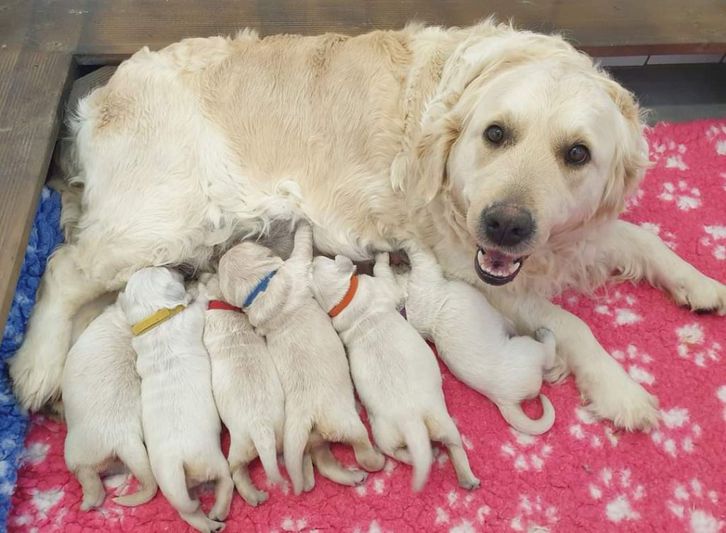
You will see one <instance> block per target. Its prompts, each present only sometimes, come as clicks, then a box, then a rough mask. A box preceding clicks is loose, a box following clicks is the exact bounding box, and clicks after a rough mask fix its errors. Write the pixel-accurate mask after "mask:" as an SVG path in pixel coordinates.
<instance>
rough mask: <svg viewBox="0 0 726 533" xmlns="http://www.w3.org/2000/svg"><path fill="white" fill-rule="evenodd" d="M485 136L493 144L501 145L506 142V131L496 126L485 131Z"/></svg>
mask: <svg viewBox="0 0 726 533" xmlns="http://www.w3.org/2000/svg"><path fill="white" fill-rule="evenodd" d="M484 136H485V137H486V138H487V140H488V141H489V142H490V143H492V144H500V143H501V142H502V141H503V140H504V130H503V129H502V127H501V126H497V125H496V124H495V125H493V126H489V127H488V128H487V129H486V130H484Z"/></svg>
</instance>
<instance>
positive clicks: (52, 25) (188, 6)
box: [0, 0, 726, 64]
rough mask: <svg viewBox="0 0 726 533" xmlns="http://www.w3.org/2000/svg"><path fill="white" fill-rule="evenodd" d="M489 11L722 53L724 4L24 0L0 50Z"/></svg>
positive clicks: (3, 32)
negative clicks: (19, 46) (13, 47)
mask: <svg viewBox="0 0 726 533" xmlns="http://www.w3.org/2000/svg"><path fill="white" fill-rule="evenodd" d="M489 15H496V16H497V17H498V18H500V19H501V20H508V19H510V18H511V19H513V21H514V23H515V24H516V25H517V26H520V27H522V28H526V29H532V30H536V31H546V32H550V31H560V32H562V33H563V34H564V35H565V36H567V37H568V38H569V39H570V40H572V41H573V42H574V43H575V44H576V45H577V46H578V47H580V48H582V49H583V50H585V51H588V52H590V53H593V54H595V55H648V54H676V53H721V54H723V53H726V7H724V0H689V1H688V2H686V3H684V2H682V1H681V0H638V1H635V0H608V1H606V2H590V1H585V0H527V1H513V0H447V1H443V0H400V1H395V2H392V1H390V0H358V1H352V0H350V1H341V0H306V1H305V2H301V1H300V0H265V1H256V2H252V1H243V2H234V1H230V0H205V1H197V0H165V1H160V0H64V1H62V2H48V1H46V0H28V1H25V2H17V1H15V2H7V5H6V6H5V7H3V6H2V0H0V36H2V37H0V46H2V45H3V44H4V45H6V46H8V47H12V46H17V45H21V44H22V45H24V46H30V47H33V48H35V49H38V50H43V51H65V52H71V53H73V54H76V55H80V56H87V57H89V58H93V59H92V62H94V63H97V64H100V63H109V62H118V61H120V60H121V59H123V58H125V57H128V56H129V55H130V54H132V53H133V52H135V51H136V50H138V49H139V48H141V47H142V46H147V45H148V46H150V47H151V48H152V49H158V48H162V47H164V46H166V45H168V44H170V43H172V42H175V41H178V40H180V39H183V38H185V37H206V36H209V35H217V34H233V33H234V32H236V31H237V30H238V29H240V28H243V27H245V26H250V27H253V28H256V29H257V30H259V31H260V33H261V34H263V35H266V34H271V33H302V34H316V33H321V32H326V31H335V32H343V33H351V34H356V33H362V32H365V31H368V30H371V29H376V28H400V27H401V26H403V25H404V24H405V23H407V22H409V21H411V20H420V21H423V22H427V23H432V24H441V25H468V24H472V23H473V22H476V21H477V20H480V19H482V18H485V17H487V16H489ZM79 27H80V31H76V28H79ZM69 28H71V30H70V31H69Z"/></svg>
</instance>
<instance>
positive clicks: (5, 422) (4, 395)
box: [0, 187, 63, 531]
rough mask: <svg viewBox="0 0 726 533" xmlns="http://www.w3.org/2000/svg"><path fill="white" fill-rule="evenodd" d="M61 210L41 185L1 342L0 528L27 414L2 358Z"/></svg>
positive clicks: (11, 348)
mask: <svg viewBox="0 0 726 533" xmlns="http://www.w3.org/2000/svg"><path fill="white" fill-rule="evenodd" d="M60 212H61V201H60V194H58V193H57V192H55V191H51V190H50V189H48V188H47V187H46V188H44V189H43V192H42V195H41V199H40V203H39V205H38V210H37V212H36V213H35V220H34V222H33V229H32V230H31V233H30V240H29V242H28V248H27V249H26V250H25V260H24V261H23V266H22V269H21V270H20V277H19V279H18V285H17V288H16V289H15V298H14V299H13V304H12V307H11V309H10V315H9V316H8V321H7V323H6V325H5V332H4V333H3V339H2V344H1V345H0V361H2V371H1V372H0V531H5V530H6V522H7V516H8V510H9V509H10V500H11V498H12V494H13V490H14V489H15V482H16V479H17V471H18V464H19V460H20V456H21V452H22V450H23V441H24V440H25V430H26V428H27V416H26V414H25V413H23V412H22V411H21V410H20V408H19V407H18V404H17V402H16V401H15V397H14V396H13V392H12V387H11V385H10V380H9V378H8V370H7V364H6V363H5V362H6V360H7V359H8V358H9V357H10V356H11V355H13V354H14V353H15V351H16V350H17V349H18V348H19V347H20V344H21V343H22V342H23V337H24V335H25V328H26V326H27V323H28V318H29V317H30V312H31V310H32V309H33V304H34V303H35V292H36V290H37V289H38V284H39V283H40V278H41V276H42V275H43V271H44V270H45V265H46V263H47V262H48V257H49V256H50V254H51V253H52V252H53V250H54V249H55V247H56V246H58V244H59V243H60V242H61V241H62V240H63V234H62V233H61V230H60Z"/></svg>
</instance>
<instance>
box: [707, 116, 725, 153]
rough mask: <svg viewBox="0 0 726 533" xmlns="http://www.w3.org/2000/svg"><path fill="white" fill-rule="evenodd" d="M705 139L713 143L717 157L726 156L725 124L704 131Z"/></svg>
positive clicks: (715, 125)
mask: <svg viewBox="0 0 726 533" xmlns="http://www.w3.org/2000/svg"><path fill="white" fill-rule="evenodd" d="M706 139H708V140H709V141H711V142H712V143H713V146H714V148H715V149H716V153H717V154H718V155H726V124H721V125H717V124H714V125H712V126H711V127H709V128H708V129H707V130H706Z"/></svg>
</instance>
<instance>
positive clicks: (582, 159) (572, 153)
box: [565, 144, 590, 165]
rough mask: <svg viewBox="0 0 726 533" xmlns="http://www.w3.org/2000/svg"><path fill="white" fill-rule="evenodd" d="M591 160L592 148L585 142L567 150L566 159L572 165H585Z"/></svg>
mask: <svg viewBox="0 0 726 533" xmlns="http://www.w3.org/2000/svg"><path fill="white" fill-rule="evenodd" d="M589 160H590V150H588V149H587V146H585V145H584V144H575V145H573V146H571V147H570V149H569V150H567V154H566V155H565V161H567V162H568V163H569V164H570V165H584V164H585V163H587V162H588V161H589Z"/></svg>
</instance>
